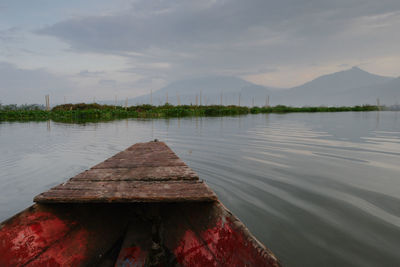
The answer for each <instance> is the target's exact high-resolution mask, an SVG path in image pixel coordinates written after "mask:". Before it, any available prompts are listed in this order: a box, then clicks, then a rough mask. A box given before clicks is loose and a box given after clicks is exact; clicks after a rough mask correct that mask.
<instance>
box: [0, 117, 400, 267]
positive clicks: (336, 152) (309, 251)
mask: <svg viewBox="0 0 400 267" xmlns="http://www.w3.org/2000/svg"><path fill="white" fill-rule="evenodd" d="M154 138H158V139H160V140H163V141H166V142H167V144H168V145H169V146H170V147H171V148H172V149H173V150H174V151H175V152H176V153H177V154H178V155H179V156H180V157H181V158H182V159H183V160H184V161H185V162H186V163H187V164H188V165H189V166H190V167H192V168H193V169H194V170H195V171H197V172H198V173H199V175H200V178H202V179H204V180H206V181H207V183H208V184H209V185H210V186H211V187H212V188H213V189H214V190H215V192H216V193H217V194H218V196H219V197H220V199H221V200H222V202H223V203H224V204H225V205H226V206H227V207H228V208H229V209H230V210H231V211H232V212H233V213H234V214H236V215H237V216H238V217H239V218H240V219H241V220H242V221H243V222H244V223H245V224H246V225H247V226H248V228H249V229H250V230H251V231H252V233H253V234H254V235H255V236H256V237H257V238H258V239H260V240H261V241H262V242H263V243H265V244H266V245H267V246H268V247H269V248H270V249H271V250H272V251H273V252H274V253H275V254H276V255H277V256H278V257H279V258H280V259H281V261H282V262H283V264H284V265H285V266H338V265H345V266H400V113H397V112H380V113H378V112H369V113H315V114H310V113H308V114H285V115H276V114H272V115H249V116H242V117H223V118H185V119H170V120H136V119H129V120H122V121H114V122H108V123H89V124H80V125H77V124H64V123H55V122H39V123H34V122H31V123H0V152H1V153H0V221H2V220H4V219H6V218H8V217H9V216H11V215H13V214H15V213H16V212H18V211H20V210H22V209H24V208H26V207H27V206H28V205H30V204H32V198H33V197H34V196H35V195H36V194H38V193H41V192H42V191H45V190H47V189H49V188H50V187H52V186H55V185H57V184H59V183H61V182H64V181H65V180H66V179H68V178H70V177H72V176H74V175H76V174H78V173H79V172H81V171H83V170H85V169H88V168H89V167H91V166H93V165H94V164H96V163H98V162H101V161H103V160H105V159H106V158H108V157H110V156H112V155H113V154H115V153H117V152H119V151H121V150H123V149H125V148H126V147H128V146H130V145H132V144H134V143H136V142H144V141H149V140H152V139H154Z"/></svg>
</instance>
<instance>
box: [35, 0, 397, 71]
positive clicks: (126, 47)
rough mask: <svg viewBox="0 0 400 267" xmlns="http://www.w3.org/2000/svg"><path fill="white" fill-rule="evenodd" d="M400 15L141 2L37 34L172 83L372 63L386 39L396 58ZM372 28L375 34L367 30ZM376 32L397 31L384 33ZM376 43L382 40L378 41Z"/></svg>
mask: <svg viewBox="0 0 400 267" xmlns="http://www.w3.org/2000/svg"><path fill="white" fill-rule="evenodd" d="M399 10H400V1H397V0H396V1H394V0H382V1H373V0H336V1H320V0H318V1H317V0H285V1H265V0H252V1H240V0H231V1H226V0H224V1H222V0H215V1H183V0H179V1H160V0H141V1H140V0H139V1H135V2H134V4H133V5H132V7H131V9H129V10H127V11H124V12H119V13H117V14H114V15H107V16H89V17H79V18H72V19H68V20H64V21H61V22H59V23H56V24H54V25H51V26H48V27H45V28H42V29H40V30H39V31H37V33H38V34H44V35H50V36H54V37H57V38H59V39H61V40H63V41H65V42H67V43H68V44H70V46H71V48H72V49H73V50H75V51H78V52H88V51H90V52H97V53H105V54H119V55H124V56H125V57H127V58H131V60H132V64H134V63H136V64H139V65H140V64H142V65H144V64H154V63H155V62H165V64H168V65H165V66H169V67H168V68H165V69H162V70H160V71H163V72H164V73H166V74H168V75H172V76H173V77H179V76H180V74H179V73H181V74H182V76H186V75H196V74H199V73H205V72H210V73H215V72H217V73H227V74H234V75H235V74H237V73H243V72H253V71H254V73H256V72H257V70H259V69H260V68H268V69H270V68H271V69H275V68H277V66H278V65H283V64H314V63H315V62H321V61H327V60H333V59H335V60H337V58H338V57H341V58H346V57H348V56H351V55H352V54H353V53H354V51H356V53H357V56H359V57H365V56H367V54H368V53H371V52H372V51H371V50H372V49H373V48H376V47H377V46H380V45H382V43H383V42H384V40H382V39H384V38H391V39H394V44H393V45H391V46H390V49H389V50H386V52H385V53H390V52H394V51H395V50H396V48H395V47H396V46H398V44H399V42H400V39H399V38H395V37H393V31H392V29H391V27H398V26H400V21H398V20H397V18H396V16H387V14H388V13H393V12H396V11H399ZM368 18H378V19H375V20H374V19H370V20H368ZM366 20H368V21H367V22H366V23H368V24H369V25H370V26H371V27H365V25H363V24H362V21H366ZM360 22H361V24H360ZM376 24H379V25H380V26H381V27H383V28H385V27H389V28H390V30H388V31H386V32H385V31H384V29H381V30H383V31H384V32H385V33H384V34H383V33H377V32H376V30H375V29H376V28H374V27H372V26H374V25H375V26H376ZM362 27H364V30H363V31H362V33H361V35H360V34H359V35H358V37H359V38H358V39H357V38H354V36H353V35H352V34H354V33H355V32H357V31H360V29H361V28H362ZM349 29H351V30H349ZM375 36H376V37H379V39H376V40H375V41H371V39H373V38H374V37H375ZM363 39H368V40H370V42H369V43H368V44H366V43H364V42H362V41H361V40H363ZM371 42H372V43H371ZM347 46H348V47H349V49H348V48H347ZM370 47H372V48H370ZM350 48H351V49H350ZM374 53H375V54H376V53H383V52H382V51H380V50H379V51H375V52H374ZM375 56H376V55H375ZM139 69H141V70H143V69H145V68H141V67H139ZM156 69H158V70H159V69H160V68H159V67H157V66H156V65H154V68H153V70H156Z"/></svg>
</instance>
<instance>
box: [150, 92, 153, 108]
mask: <svg viewBox="0 0 400 267" xmlns="http://www.w3.org/2000/svg"><path fill="white" fill-rule="evenodd" d="M150 105H153V89H151V90H150Z"/></svg>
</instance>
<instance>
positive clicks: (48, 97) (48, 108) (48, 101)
mask: <svg viewBox="0 0 400 267" xmlns="http://www.w3.org/2000/svg"><path fill="white" fill-rule="evenodd" d="M45 100H46V110H47V111H49V110H50V96H49V95H46V96H45Z"/></svg>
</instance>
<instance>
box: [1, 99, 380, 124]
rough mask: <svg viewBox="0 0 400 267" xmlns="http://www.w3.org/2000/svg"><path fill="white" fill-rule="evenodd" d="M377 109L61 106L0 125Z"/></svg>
mask: <svg viewBox="0 0 400 267" xmlns="http://www.w3.org/2000/svg"><path fill="white" fill-rule="evenodd" d="M376 110H378V107H377V106H371V105H364V106H354V107H288V106H282V105H278V106H273V107H243V106H217V105H213V106H188V105H182V106H172V105H169V104H166V105H163V106H152V105H139V106H130V107H127V108H125V107H121V106H111V105H99V104H84V103H81V104H65V105H59V106H55V107H54V108H53V109H52V110H50V111H45V110H40V109H33V110H26V109H18V108H15V109H8V110H7V109H0V121H41V120H49V119H51V120H53V121H59V122H85V121H109V120H115V119H124V118H170V117H188V116H233V115H244V114H258V113H290V112H345V111H376Z"/></svg>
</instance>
